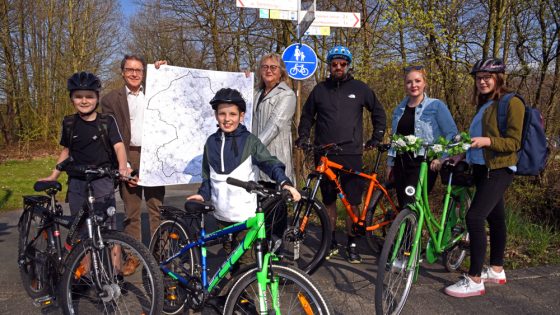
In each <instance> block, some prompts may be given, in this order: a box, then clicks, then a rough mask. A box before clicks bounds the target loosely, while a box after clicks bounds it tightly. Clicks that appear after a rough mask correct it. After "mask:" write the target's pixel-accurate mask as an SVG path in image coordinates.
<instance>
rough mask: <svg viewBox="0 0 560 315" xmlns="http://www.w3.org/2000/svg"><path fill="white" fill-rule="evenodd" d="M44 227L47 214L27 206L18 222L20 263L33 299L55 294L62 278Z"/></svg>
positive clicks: (23, 282)
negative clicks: (55, 287) (54, 291)
mask: <svg viewBox="0 0 560 315" xmlns="http://www.w3.org/2000/svg"><path fill="white" fill-rule="evenodd" d="M42 227H43V217H42V216H41V215H37V214H35V213H34V211H33V209H32V207H30V208H28V209H24V212H23V214H22V215H21V217H20V221H19V224H18V231H19V240H18V265H19V274H20V277H21V283H22V284H23V287H24V288H25V291H26V292H27V294H28V295H29V296H30V297H31V298H33V299H36V298H40V297H44V296H47V295H49V294H51V293H52V292H51V291H52V288H54V285H55V284H56V282H57V278H58V276H57V274H56V271H57V270H58V268H56V266H55V265H54V262H52V261H51V259H50V254H49V251H48V247H49V245H48V237H47V231H44V232H42V233H40V234H38V233H39V231H40V230H41V228H42Z"/></svg>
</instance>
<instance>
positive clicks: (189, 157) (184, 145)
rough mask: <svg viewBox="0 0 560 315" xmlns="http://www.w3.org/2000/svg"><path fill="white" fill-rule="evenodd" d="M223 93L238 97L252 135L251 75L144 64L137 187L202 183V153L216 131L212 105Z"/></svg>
mask: <svg viewBox="0 0 560 315" xmlns="http://www.w3.org/2000/svg"><path fill="white" fill-rule="evenodd" d="M221 88H233V89H236V90H238V91H239V92H241V94H242V95H243V97H244V98H245V101H246V102H247V112H246V113H245V122H244V125H245V126H246V127H247V129H248V130H251V121H252V110H253V74H251V75H250V76H249V77H245V74H244V73H241V72H221V71H210V70H200V69H189V68H181V67H174V66H162V67H160V69H155V67H154V66H153V65H148V68H147V74H146V101H147V107H146V110H145V111H144V127H143V133H144V134H143V137H142V155H141V156H142V159H141V161H140V174H139V177H140V180H141V182H140V184H141V185H143V186H162V185H176V184H188V183H199V182H201V181H202V178H201V171H202V166H201V164H202V153H203V151H204V144H205V143H206V139H207V138H208V136H209V135H211V134H212V133H214V132H216V130H217V129H218V127H217V122H216V118H215V116H214V111H213V110H212V107H211V106H210V103H209V102H210V100H211V99H212V97H214V94H216V92H217V91H218V90H219V89H221Z"/></svg>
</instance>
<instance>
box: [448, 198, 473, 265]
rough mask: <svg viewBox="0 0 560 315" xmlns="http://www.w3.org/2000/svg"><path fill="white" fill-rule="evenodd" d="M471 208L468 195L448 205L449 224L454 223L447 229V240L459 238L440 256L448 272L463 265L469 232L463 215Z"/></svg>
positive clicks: (453, 200)
mask: <svg viewBox="0 0 560 315" xmlns="http://www.w3.org/2000/svg"><path fill="white" fill-rule="evenodd" d="M470 206H471V197H470V195H467V194H465V197H464V199H463V202H457V200H455V199H452V200H451V203H450V204H449V211H453V212H452V213H450V214H449V217H448V221H447V222H448V224H449V222H456V223H455V225H454V226H452V227H447V228H448V229H450V231H449V232H448V233H449V240H454V239H455V238H457V237H461V240H460V241H459V242H457V243H456V244H455V245H454V246H453V247H452V248H450V249H448V250H446V251H444V252H443V253H442V255H441V260H442V262H443V266H444V267H445V269H446V270H447V271H449V272H454V271H456V270H457V269H459V267H460V266H461V264H462V263H463V261H464V260H465V257H467V251H468V246H467V244H468V243H469V240H470V238H469V232H468V231H467V223H466V221H465V215H466V213H467V211H468V210H469V208H470Z"/></svg>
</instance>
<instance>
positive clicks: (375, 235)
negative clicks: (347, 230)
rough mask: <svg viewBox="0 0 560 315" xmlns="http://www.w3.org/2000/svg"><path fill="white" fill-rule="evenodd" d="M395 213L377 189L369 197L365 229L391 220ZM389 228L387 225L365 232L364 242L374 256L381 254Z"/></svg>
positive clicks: (381, 192)
mask: <svg viewBox="0 0 560 315" xmlns="http://www.w3.org/2000/svg"><path fill="white" fill-rule="evenodd" d="M379 208H381V210H379ZM380 211H381V212H380ZM385 212H386V213H385ZM397 213H398V212H397V210H396V209H393V208H392V206H391V203H390V202H389V201H388V200H387V198H385V194H383V191H381V190H379V189H377V190H376V191H374V192H373V194H372V195H371V202H370V207H368V210H367V213H366V228H367V227H369V226H372V225H374V224H378V223H381V222H384V221H387V220H393V219H394V218H395V216H396V215H397ZM376 214H377V217H376ZM380 216H381V217H380ZM390 226H391V225H390V224H387V225H384V226H382V227H379V228H377V229H375V230H373V231H366V241H367V244H368V246H369V248H370V249H371V251H372V252H373V254H374V255H379V254H380V253H381V250H382V248H383V243H384V242H385V236H386V235H387V231H388V230H389V227H390Z"/></svg>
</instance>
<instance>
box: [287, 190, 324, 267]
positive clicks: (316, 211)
mask: <svg viewBox="0 0 560 315" xmlns="http://www.w3.org/2000/svg"><path fill="white" fill-rule="evenodd" d="M307 207H310V209H311V211H310V212H309V215H308V216H306V215H305V209H306V208H307ZM294 208H295V209H294V211H293V212H291V213H290V214H289V218H288V223H289V226H288V229H287V230H286V232H285V233H284V244H285V245H284V258H285V259H286V260H288V261H292V262H293V263H294V264H295V265H296V266H297V267H298V268H299V269H301V270H303V271H304V272H305V273H307V274H312V273H313V272H315V270H317V268H319V266H320V265H321V263H322V262H323V261H324V259H325V256H326V254H327V250H328V247H329V246H330V244H331V240H332V232H331V231H332V228H331V221H330V220H329V217H328V215H327V209H326V208H325V206H324V205H323V204H322V203H321V202H320V201H318V200H316V199H313V200H310V199H309V198H308V197H307V196H301V200H300V201H299V202H298V203H297V204H296V205H295V206H294ZM298 212H299V214H298V215H297V216H295V213H298Z"/></svg>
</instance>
